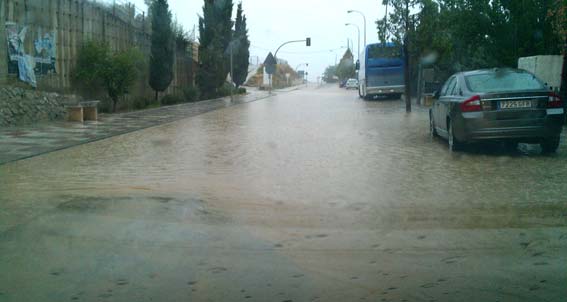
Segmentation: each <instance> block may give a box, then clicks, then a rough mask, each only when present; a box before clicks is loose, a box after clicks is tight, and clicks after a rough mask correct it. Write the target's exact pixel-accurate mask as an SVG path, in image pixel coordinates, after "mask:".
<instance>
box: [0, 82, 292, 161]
mask: <svg viewBox="0 0 567 302" xmlns="http://www.w3.org/2000/svg"><path fill="white" fill-rule="evenodd" d="M296 89H298V87H292V88H287V89H282V90H278V91H275V92H274V93H273V94H272V95H277V93H278V92H279V93H282V92H289V91H293V90H296ZM267 97H270V95H269V94H268V92H264V91H259V90H257V89H256V90H254V89H250V91H249V93H248V94H247V95H244V96H235V99H234V101H233V102H231V101H230V97H225V98H220V99H214V100H208V101H202V102H197V103H185V104H179V105H173V106H166V107H160V108H155V109H149V110H141V111H135V112H128V113H122V114H101V115H100V116H99V121H97V122H84V123H74V122H67V121H57V122H49V123H40V124H35V125H30V126H23V127H10V128H3V129H0V165H3V164H6V163H9V162H12V161H17V160H21V159H25V158H29V157H33V156H37V155H40V154H43V153H47V152H52V151H56V150H61V149H65V148H69V147H72V146H76V145H80V144H85V143H89V142H93V141H97V140H101V139H105V138H109V137H112V136H116V135H120V134H125V133H128V132H132V131H136V130H141V129H144V128H148V127H153V126H157V125H161V124H165V123H170V122H173V121H176V120H180V119H184V118H187V117H191V116H195V115H199V114H203V113H206V112H209V111H213V110H217V109H221V108H226V107H231V106H234V105H239V104H244V103H249V102H254V101H257V100H261V99H265V98H267Z"/></svg>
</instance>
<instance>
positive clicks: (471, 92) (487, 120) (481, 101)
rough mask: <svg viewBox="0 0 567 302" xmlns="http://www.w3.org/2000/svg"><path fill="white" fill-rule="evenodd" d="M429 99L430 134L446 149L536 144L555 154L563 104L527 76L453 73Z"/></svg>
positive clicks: (497, 72) (491, 71)
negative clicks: (488, 143)
mask: <svg viewBox="0 0 567 302" xmlns="http://www.w3.org/2000/svg"><path fill="white" fill-rule="evenodd" d="M434 99H435V100H434V103H433V106H432V109H430V111H429V120H430V122H429V124H430V131H431V134H432V135H433V136H437V135H439V136H442V137H444V138H446V139H447V140H448V141H449V148H450V149H451V150H458V149H460V148H462V147H463V145H464V144H466V143H470V142H479V141H486V140H499V141H504V142H507V143H508V144H510V146H512V147H516V146H517V144H518V143H520V142H523V143H538V144H540V145H541V147H542V150H543V152H544V153H553V152H556V151H557V148H558V147H559V137H560V134H561V130H562V128H563V127H562V126H563V121H564V118H565V117H564V115H565V110H564V107H563V102H562V100H561V98H559V96H558V95H556V94H555V93H553V92H550V91H549V90H548V89H547V88H546V86H545V85H544V84H543V83H542V82H541V81H540V80H539V79H537V78H536V76H535V75H533V74H531V73H529V72H527V71H524V70H518V69H486V70H475V71H469V72H461V73H457V74H455V75H453V76H451V77H450V78H449V80H447V82H445V85H443V88H441V90H440V91H438V92H436V93H435V97H434Z"/></svg>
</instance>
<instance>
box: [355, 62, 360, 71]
mask: <svg viewBox="0 0 567 302" xmlns="http://www.w3.org/2000/svg"><path fill="white" fill-rule="evenodd" d="M356 70H360V61H359V60H356Z"/></svg>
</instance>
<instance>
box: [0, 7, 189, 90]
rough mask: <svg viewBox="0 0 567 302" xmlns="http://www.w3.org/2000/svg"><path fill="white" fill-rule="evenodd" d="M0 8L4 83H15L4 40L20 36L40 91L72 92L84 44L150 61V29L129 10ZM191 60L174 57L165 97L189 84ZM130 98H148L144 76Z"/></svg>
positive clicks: (140, 16) (184, 54)
mask: <svg viewBox="0 0 567 302" xmlns="http://www.w3.org/2000/svg"><path fill="white" fill-rule="evenodd" d="M0 5H2V9H1V10H0V21H2V22H0V23H2V24H1V26H0V28H2V30H0V41H1V42H0V49H1V50H0V62H1V63H0V70H1V71H0V78H6V77H5V76H3V75H2V74H1V72H2V71H5V70H6V69H8V71H9V73H10V74H9V76H8V79H9V80H11V79H12V78H13V79H15V78H16V72H17V67H15V66H17V64H15V65H14V61H13V60H6V59H5V58H6V57H7V55H6V49H7V47H8V49H9V51H8V54H11V53H12V54H13V51H10V48H9V46H10V45H11V44H10V43H6V39H7V37H10V36H12V37H13V36H14V33H17V34H21V33H22V32H24V33H25V38H24V40H23V50H24V52H25V54H26V55H30V56H32V57H34V59H35V62H36V64H35V67H36V71H35V75H36V77H37V84H38V88H39V89H41V90H47V91H58V92H72V91H74V90H75V89H74V88H75V87H73V82H72V74H73V71H74V68H75V64H76V60H77V54H78V51H79V49H80V47H81V45H82V44H83V43H84V42H85V41H88V40H102V41H105V42H107V43H108V44H109V46H110V47H111V48H112V49H113V50H115V51H119V50H124V49H127V48H130V47H137V48H138V49H139V50H140V51H141V52H142V53H143V54H144V56H145V57H146V58H147V57H149V54H150V44H151V42H150V35H151V33H150V32H149V31H150V28H151V26H150V23H149V22H148V20H147V18H145V16H144V15H143V14H141V13H137V11H136V9H135V7H134V6H133V5H122V6H118V5H117V6H108V5H107V6H104V5H102V4H100V3H96V2H92V1H89V0H0ZM4 24H6V26H4ZM6 44H8V45H6ZM190 54H191V52H190V51H177V52H176V59H175V60H176V64H177V65H176V72H175V75H174V81H173V82H172V85H171V86H170V88H169V89H168V91H166V93H167V94H180V93H181V91H182V90H183V87H185V86H187V85H189V84H191V83H192V82H193V62H192V60H191V57H190ZM6 61H8V62H6ZM10 61H11V63H10ZM38 62H41V64H38ZM6 64H7V65H8V67H7V68H6ZM145 70H146V69H145ZM132 93H133V94H135V95H139V96H151V95H153V93H152V91H151V88H150V87H149V85H148V84H147V76H146V77H141V80H140V83H138V84H136V85H135V89H134V90H133V91H132Z"/></svg>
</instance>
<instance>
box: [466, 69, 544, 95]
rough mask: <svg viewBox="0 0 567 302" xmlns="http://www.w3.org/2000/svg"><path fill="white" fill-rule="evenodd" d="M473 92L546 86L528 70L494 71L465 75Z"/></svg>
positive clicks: (534, 88)
mask: <svg viewBox="0 0 567 302" xmlns="http://www.w3.org/2000/svg"><path fill="white" fill-rule="evenodd" d="M465 80H466V82H467V86H468V88H469V90H470V91H472V92H499V91H522V90H540V89H544V88H545V87H544V86H543V84H542V83H541V82H540V81H539V80H538V79H537V78H536V77H535V76H534V75H532V74H530V73H527V72H494V73H484V74H476V75H470V76H465Z"/></svg>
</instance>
